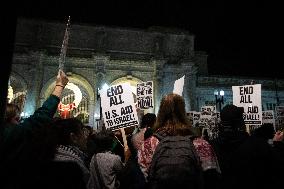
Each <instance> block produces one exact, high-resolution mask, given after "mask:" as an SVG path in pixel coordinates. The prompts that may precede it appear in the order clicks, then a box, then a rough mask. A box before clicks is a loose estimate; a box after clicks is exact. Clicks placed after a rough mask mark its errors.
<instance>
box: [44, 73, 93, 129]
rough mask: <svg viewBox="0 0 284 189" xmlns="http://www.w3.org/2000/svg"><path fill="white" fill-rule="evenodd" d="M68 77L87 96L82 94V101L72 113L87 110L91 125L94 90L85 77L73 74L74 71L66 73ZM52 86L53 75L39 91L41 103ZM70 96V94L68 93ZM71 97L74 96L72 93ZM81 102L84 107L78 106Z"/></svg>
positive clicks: (53, 85) (53, 82)
mask: <svg viewBox="0 0 284 189" xmlns="http://www.w3.org/2000/svg"><path fill="white" fill-rule="evenodd" d="M68 79H69V82H71V83H74V84H75V85H79V86H80V87H81V88H82V89H83V90H84V92H85V94H86V96H87V98H84V96H83V98H82V100H83V101H81V103H80V104H79V106H78V107H77V108H76V109H74V111H75V112H74V115H78V111H79V112H85V111H88V115H90V116H89V123H88V124H89V125H90V126H93V125H94V123H93V122H94V121H93V119H94V116H93V114H94V104H95V94H94V90H93V88H92V86H91V84H90V83H89V82H88V81H87V79H85V78H84V77H82V76H81V75H78V74H74V73H72V74H70V75H68ZM54 87H55V77H52V78H51V79H49V80H48V81H47V82H46V84H45V85H44V87H43V88H42V90H41V93H40V98H41V104H42V103H43V102H44V100H45V99H47V97H48V96H49V95H50V94H51V93H52V91H53V89H54ZM80 87H79V88H80ZM70 97H71V98H72V95H70ZM73 97H74V95H73ZM71 101H72V100H71ZM82 104H84V107H81V108H80V106H81V105H82ZM86 108H87V110H86Z"/></svg>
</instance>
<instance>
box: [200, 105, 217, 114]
mask: <svg viewBox="0 0 284 189" xmlns="http://www.w3.org/2000/svg"><path fill="white" fill-rule="evenodd" d="M201 112H204V113H208V115H212V114H213V113H216V106H201Z"/></svg>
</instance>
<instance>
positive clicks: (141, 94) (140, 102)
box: [137, 81, 153, 109]
mask: <svg viewBox="0 0 284 189" xmlns="http://www.w3.org/2000/svg"><path fill="white" fill-rule="evenodd" d="M137 107H138V108H140V109H149V108H153V81H147V82H143V83H138V84H137Z"/></svg>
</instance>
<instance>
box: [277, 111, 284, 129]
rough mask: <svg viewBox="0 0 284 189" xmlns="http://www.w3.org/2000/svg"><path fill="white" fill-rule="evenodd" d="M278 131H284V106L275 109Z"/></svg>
mask: <svg viewBox="0 0 284 189" xmlns="http://www.w3.org/2000/svg"><path fill="white" fill-rule="evenodd" d="M275 114H276V116H275V119H276V130H282V129H284V106H276V107H275Z"/></svg>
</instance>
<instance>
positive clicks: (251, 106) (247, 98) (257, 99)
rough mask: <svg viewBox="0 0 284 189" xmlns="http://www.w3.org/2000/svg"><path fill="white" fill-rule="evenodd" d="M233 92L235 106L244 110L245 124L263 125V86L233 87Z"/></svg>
mask: <svg viewBox="0 0 284 189" xmlns="http://www.w3.org/2000/svg"><path fill="white" fill-rule="evenodd" d="M232 90H233V104H234V105H235V106H238V107H243V108H244V121H245V124H248V125H261V124H262V106H261V84H256V85H243V86H232Z"/></svg>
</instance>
